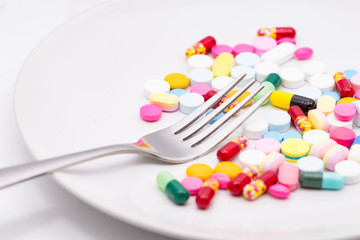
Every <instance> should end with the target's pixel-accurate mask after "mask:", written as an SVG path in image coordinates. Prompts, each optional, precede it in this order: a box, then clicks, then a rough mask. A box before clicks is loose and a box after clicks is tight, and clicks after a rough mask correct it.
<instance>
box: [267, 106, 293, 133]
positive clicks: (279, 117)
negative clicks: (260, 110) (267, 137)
mask: <svg viewBox="0 0 360 240" xmlns="http://www.w3.org/2000/svg"><path fill="white" fill-rule="evenodd" d="M266 120H267V121H268V123H269V131H276V132H286V131H287V130H289V128H290V125H291V117H290V115H289V114H288V113H287V112H285V111H281V110H274V111H270V112H268V113H267V115H266Z"/></svg>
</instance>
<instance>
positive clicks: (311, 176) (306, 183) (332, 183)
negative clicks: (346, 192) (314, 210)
mask: <svg viewBox="0 0 360 240" xmlns="http://www.w3.org/2000/svg"><path fill="white" fill-rule="evenodd" d="M300 184H301V187H304V188H318V189H331V190H339V189H341V188H342V187H343V186H344V184H345V178H344V177H343V176H341V175H340V174H338V173H335V172H302V173H301V174H300Z"/></svg>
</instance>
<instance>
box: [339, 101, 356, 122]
mask: <svg viewBox="0 0 360 240" xmlns="http://www.w3.org/2000/svg"><path fill="white" fill-rule="evenodd" d="M334 115H335V117H336V118H337V119H338V120H340V121H350V120H353V119H354V117H355V116H356V108H355V107H354V105H352V104H350V103H340V104H337V105H336V106H335V108H334Z"/></svg>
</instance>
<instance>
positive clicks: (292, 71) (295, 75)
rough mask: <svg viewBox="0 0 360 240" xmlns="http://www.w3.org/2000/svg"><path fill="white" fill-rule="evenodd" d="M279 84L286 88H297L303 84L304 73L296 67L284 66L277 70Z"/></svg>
mask: <svg viewBox="0 0 360 240" xmlns="http://www.w3.org/2000/svg"><path fill="white" fill-rule="evenodd" d="M279 75H280V78H281V85H282V86H283V87H286V88H299V87H301V86H302V85H304V84H305V73H304V72H303V71H302V70H301V69H299V68H297V67H286V68H283V69H281V70H280V72H279Z"/></svg>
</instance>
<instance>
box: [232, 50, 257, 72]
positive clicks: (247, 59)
mask: <svg viewBox="0 0 360 240" xmlns="http://www.w3.org/2000/svg"><path fill="white" fill-rule="evenodd" d="M260 61H261V59H260V57H259V56H258V55H257V54H255V53H252V52H243V53H239V54H238V55H236V57H235V62H236V64H237V65H243V66H249V67H252V68H253V67H254V66H255V65H256V64H257V63H258V62H260Z"/></svg>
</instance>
